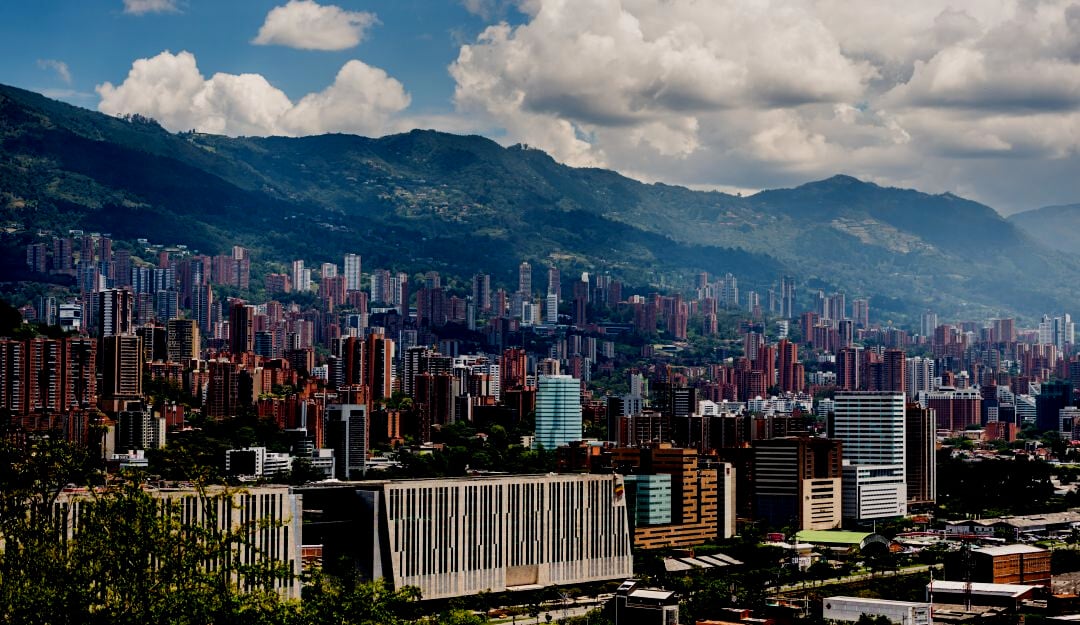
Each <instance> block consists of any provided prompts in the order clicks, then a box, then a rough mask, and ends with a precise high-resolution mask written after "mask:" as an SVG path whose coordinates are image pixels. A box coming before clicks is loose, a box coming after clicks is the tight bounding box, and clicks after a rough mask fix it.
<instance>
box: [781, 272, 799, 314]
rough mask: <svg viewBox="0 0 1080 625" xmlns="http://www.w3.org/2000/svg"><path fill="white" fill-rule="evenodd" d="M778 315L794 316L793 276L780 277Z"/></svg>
mask: <svg viewBox="0 0 1080 625" xmlns="http://www.w3.org/2000/svg"><path fill="white" fill-rule="evenodd" d="M780 316H782V317H783V318H784V319H792V318H794V317H795V278H794V277H792V276H783V277H781V278H780Z"/></svg>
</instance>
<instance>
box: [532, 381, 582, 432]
mask: <svg viewBox="0 0 1080 625" xmlns="http://www.w3.org/2000/svg"><path fill="white" fill-rule="evenodd" d="M536 387H537V388H536V433H535V438H534V439H533V448H540V447H543V448H544V449H547V450H554V449H555V448H557V447H559V446H560V445H567V444H569V443H570V442H571V441H579V440H581V382H580V381H578V380H577V379H576V378H574V377H571V376H569V375H542V376H539V377H538V378H537V383H536Z"/></svg>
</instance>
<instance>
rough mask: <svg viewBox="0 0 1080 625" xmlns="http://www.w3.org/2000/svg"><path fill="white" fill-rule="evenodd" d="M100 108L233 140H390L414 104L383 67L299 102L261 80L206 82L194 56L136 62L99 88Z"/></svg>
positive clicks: (345, 73)
mask: <svg viewBox="0 0 1080 625" xmlns="http://www.w3.org/2000/svg"><path fill="white" fill-rule="evenodd" d="M97 92H98V94H99V95H100V96H101V101H100V102H99V104H98V110H100V111H102V112H104V113H108V114H110V115H122V114H131V113H139V114H141V115H146V116H149V117H153V118H154V119H156V120H157V121H158V122H160V123H161V124H162V125H163V126H164V127H165V128H167V129H169V130H173V131H181V130H191V129H194V130H198V131H200V132H209V133H216V134H225V135H232V136H239V135H257V136H265V135H289V136H295V135H309V134H322V133H329V132H348V133H356V134H374V135H379V134H384V133H386V132H387V131H388V130H397V129H398V128H399V124H400V121H399V119H398V118H397V117H396V116H397V114H398V113H400V112H401V111H402V110H404V109H405V108H406V107H407V106H408V105H409V95H408V93H406V92H405V88H404V87H403V86H402V84H401V83H400V82H398V81H397V80H395V79H394V78H392V77H390V76H388V75H387V74H386V72H384V71H383V70H381V69H379V68H375V67H370V66H368V65H366V64H364V63H362V62H360V61H357V60H352V61H349V62H347V63H345V65H344V66H343V67H342V68H341V70H340V71H339V72H338V74H337V77H336V78H335V79H334V83H333V84H332V85H330V86H329V87H327V88H326V89H324V90H323V91H320V92H318V93H311V94H308V95H306V96H304V97H303V98H301V99H300V101H299V102H297V103H295V104H294V103H293V102H292V101H291V100H290V99H289V97H288V96H286V95H285V93H284V92H282V91H281V90H280V89H278V88H277V87H274V86H273V85H271V84H270V83H269V82H268V81H267V80H266V79H265V78H264V77H263V76H261V75H259V74H225V73H217V74H214V75H213V76H212V77H210V78H209V79H207V78H205V77H203V75H202V73H201V72H200V71H199V68H198V66H197V64H196V60H195V56H194V55H193V54H191V53H190V52H180V53H179V54H172V53H170V52H162V53H161V54H158V55H157V56H155V57H152V58H148V59H139V60H136V61H135V62H134V63H133V64H132V66H131V71H130V72H129V73H128V75H127V78H126V79H125V80H124V82H123V83H121V84H120V85H113V84H112V83H108V82H106V83H104V84H101V85H98V86H97Z"/></svg>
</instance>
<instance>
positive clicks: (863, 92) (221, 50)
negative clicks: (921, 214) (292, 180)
mask: <svg viewBox="0 0 1080 625" xmlns="http://www.w3.org/2000/svg"><path fill="white" fill-rule="evenodd" d="M0 58H3V59H4V62H3V63H0V82H2V83H5V84H11V85H15V86H18V87H23V88H26V89H31V90H34V91H39V92H41V93H44V94H45V95H48V96H50V97H55V98H57V99H61V100H64V101H66V102H69V103H72V104H76V105H78V106H83V107H86V108H91V109H95V110H99V111H101V112H104V113H108V114H112V115H121V114H128V113H140V114H143V115H147V116H150V117H153V118H155V119H157V120H158V121H159V122H160V123H161V124H162V125H163V126H165V127H166V128H168V129H170V130H173V131H180V130H192V129H195V130H199V131H201V132H212V133H220V134H227V135H232V136H239V135H289V136H305V135H311V134H322V133H328V132H346V133H355V134H361V135H367V136H382V135H386V134H392V133H396V132H403V131H407V130H409V129H411V128H417V127H419V128H435V129H438V130H444V131H447V132H456V133H476V134H482V135H485V136H488V137H491V138H492V139H495V140H496V141H499V142H500V143H503V144H507V145H509V144H514V143H526V144H528V145H530V146H533V147H537V148H541V149H543V150H546V151H547V152H548V153H550V154H551V155H552V156H553V157H555V158H556V159H558V160H560V161H562V162H565V163H567V164H570V165H574V166H597V167H606V168H610V169H615V170H617V171H619V172H621V173H623V174H626V175H628V176H632V177H634V178H637V179H640V180H643V181H646V182H666V183H670V184H682V185H686V186H690V187H692V188H698V189H720V190H725V191H730V192H735V191H738V192H743V193H751V192H754V191H756V190H759V189H764V188H776V187H785V186H793V185H797V184H801V183H803V182H807V181H811V180H817V179H821V178H826V177H829V176H831V175H834V174H837V173H844V174H849V175H853V176H857V177H859V178H862V179H864V180H870V181H873V182H877V183H879V184H882V185H888V186H898V187H911V188H917V189H920V190H923V191H926V192H931V193H943V192H951V193H955V194H958V195H962V196H964V197H968V198H971V199H975V200H978V201H981V202H984V203H987V204H989V205H990V206H992V207H994V208H995V209H997V210H999V211H1000V212H1002V213H1003V214H1009V213H1013V212H1016V211H1020V210H1027V209H1031V208H1037V207H1039V206H1045V205H1052V204H1069V203H1077V202H1080V0H1000V1H998V0H913V1H912V2H907V3H899V2H894V1H892V0H862V1H860V2H850V0H738V1H728V0H333V1H331V0H325V1H323V0H270V1H263V0H34V1H33V2H6V3H4V4H3V6H2V7H0Z"/></svg>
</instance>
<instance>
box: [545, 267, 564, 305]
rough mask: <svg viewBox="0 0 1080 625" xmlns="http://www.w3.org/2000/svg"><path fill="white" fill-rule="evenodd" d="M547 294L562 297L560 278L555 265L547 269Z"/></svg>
mask: <svg viewBox="0 0 1080 625" xmlns="http://www.w3.org/2000/svg"><path fill="white" fill-rule="evenodd" d="M547 294H548V295H554V296H556V297H558V298H561V297H562V277H561V275H560V274H559V268H558V267H556V266H555V265H551V266H550V267H548V280H547Z"/></svg>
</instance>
